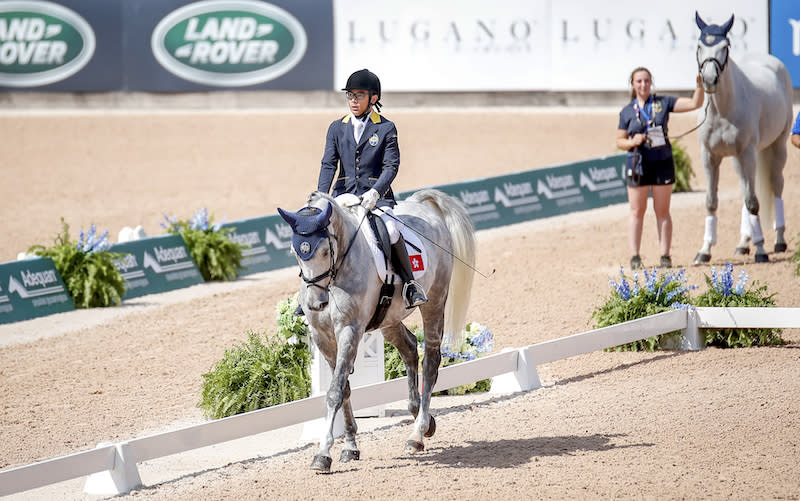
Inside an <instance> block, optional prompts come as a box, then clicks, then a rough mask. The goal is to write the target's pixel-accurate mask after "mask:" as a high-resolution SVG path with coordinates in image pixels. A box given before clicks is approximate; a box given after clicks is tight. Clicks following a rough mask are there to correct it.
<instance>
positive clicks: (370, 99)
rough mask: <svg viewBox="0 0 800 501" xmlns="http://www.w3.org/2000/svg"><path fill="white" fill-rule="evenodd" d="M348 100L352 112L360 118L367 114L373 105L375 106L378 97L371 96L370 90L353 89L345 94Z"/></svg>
mask: <svg viewBox="0 0 800 501" xmlns="http://www.w3.org/2000/svg"><path fill="white" fill-rule="evenodd" d="M345 96H346V98H347V105H348V106H349V108H350V111H351V112H352V113H353V115H355V116H360V115H363V114H364V113H366V111H367V109H368V108H369V107H370V105H371V104H375V101H377V100H378V96H375V95H373V96H370V93H369V91H368V90H365V89H351V90H349V91H347V93H346V94H345Z"/></svg>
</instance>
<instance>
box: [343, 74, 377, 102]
mask: <svg viewBox="0 0 800 501" xmlns="http://www.w3.org/2000/svg"><path fill="white" fill-rule="evenodd" d="M353 89H364V90H368V91H369V92H370V96H372V94H375V95H376V96H378V100H377V101H376V102H375V108H376V109H377V110H378V111H381V81H380V79H379V78H378V75H376V74H375V73H373V72H371V71H369V70H368V69H366V68H364V69H363V70H358V71H356V72H354V73H353V74H352V75H350V77H349V78H348V79H347V83H346V84H345V86H344V89H342V90H353Z"/></svg>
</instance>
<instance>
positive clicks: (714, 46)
mask: <svg viewBox="0 0 800 501" xmlns="http://www.w3.org/2000/svg"><path fill="white" fill-rule="evenodd" d="M694 16H695V21H696V22H697V27H698V28H700V38H699V39H698V40H697V70H698V72H699V73H700V78H701V79H702V80H703V88H704V90H705V91H706V92H707V93H708V94H713V93H714V92H716V90H717V85H718V84H719V79H720V77H721V76H722V72H723V71H724V70H725V66H727V64H728V50H729V48H730V45H731V42H730V40H729V39H728V32H729V31H730V30H731V27H732V26H733V15H731V18H730V19H728V21H727V22H725V23H724V24H722V25H716V24H706V23H705V21H703V20H702V19H701V18H700V14H698V13H697V12H695V13H694Z"/></svg>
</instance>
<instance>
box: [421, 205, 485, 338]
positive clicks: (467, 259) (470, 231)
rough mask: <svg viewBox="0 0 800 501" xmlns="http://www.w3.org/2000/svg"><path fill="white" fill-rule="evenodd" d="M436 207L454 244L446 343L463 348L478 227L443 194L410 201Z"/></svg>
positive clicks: (465, 211) (446, 306) (445, 318)
mask: <svg viewBox="0 0 800 501" xmlns="http://www.w3.org/2000/svg"><path fill="white" fill-rule="evenodd" d="M408 200H409V201H411V202H417V203H424V204H427V205H429V206H431V207H434V208H435V209H437V210H438V212H439V213H440V214H441V216H442V219H443V220H444V224H445V226H447V229H448V230H449V231H450V237H451V239H452V241H453V249H452V252H453V254H454V255H455V256H456V258H457V259H454V260H453V261H454V262H453V272H452V274H451V276H450V286H449V288H448V291H447V303H446V304H445V310H444V342H445V343H446V344H449V345H451V346H455V347H457V346H461V344H462V343H463V342H464V327H465V326H466V318H467V307H468V306H469V299H470V295H471V293H472V279H473V278H474V268H475V226H474V225H473V224H472V219H470V217H469V214H468V213H467V210H466V208H465V207H464V205H463V204H462V203H461V202H460V201H459V200H457V199H455V198H453V197H451V196H450V195H448V194H446V193H444V192H441V191H439V190H431V189H426V190H420V191H417V192H415V193H414V194H413V195H411V196H410V197H409V199H408Z"/></svg>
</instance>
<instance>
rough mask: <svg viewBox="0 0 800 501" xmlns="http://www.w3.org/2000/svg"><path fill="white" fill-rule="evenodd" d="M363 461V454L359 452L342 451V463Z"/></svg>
mask: <svg viewBox="0 0 800 501" xmlns="http://www.w3.org/2000/svg"><path fill="white" fill-rule="evenodd" d="M359 459H361V452H360V451H358V450H353V449H344V450H342V457H340V458H339V461H341V462H342V463H348V462H350V461H358V460H359Z"/></svg>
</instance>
